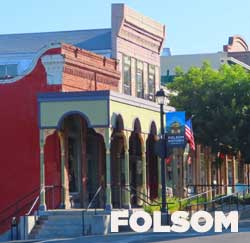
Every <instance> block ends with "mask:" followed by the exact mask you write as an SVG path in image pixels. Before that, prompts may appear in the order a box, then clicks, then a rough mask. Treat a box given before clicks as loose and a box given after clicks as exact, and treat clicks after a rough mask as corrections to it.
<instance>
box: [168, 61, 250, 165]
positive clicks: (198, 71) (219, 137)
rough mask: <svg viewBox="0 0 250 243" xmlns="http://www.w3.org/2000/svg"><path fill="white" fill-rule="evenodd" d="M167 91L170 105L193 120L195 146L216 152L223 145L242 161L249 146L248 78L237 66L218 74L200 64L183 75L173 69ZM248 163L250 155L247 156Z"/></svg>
mask: <svg viewBox="0 0 250 243" xmlns="http://www.w3.org/2000/svg"><path fill="white" fill-rule="evenodd" d="M167 87H168V89H170V90H172V91H176V92H177V93H178V95H177V96H170V104H171V105H172V106H174V107H176V109H177V110H185V111H186V112H187V116H189V117H191V115H192V116H193V117H194V119H193V129H194V134H195V139H196V142H197V143H200V144H203V145H207V146H211V147H212V148H213V150H214V151H218V148H219V147H220V145H222V144H223V145H226V147H227V148H230V149H231V151H235V152H236V151H239V150H240V151H241V152H242V153H243V155H244V156H245V158H246V157H247V156H246V154H248V149H247V148H248V147H249V145H250V74H249V72H248V71H246V70H245V69H244V68H243V67H241V66H239V65H222V66H221V67H220V69H219V70H214V69H212V68H211V66H210V65H209V63H207V62H204V64H203V66H202V67H201V68H198V67H191V68H190V69H189V70H188V71H187V72H186V73H184V72H183V71H182V70H181V69H180V68H177V69H176V77H175V79H174V81H173V82H172V83H170V84H168V86H167ZM249 161H250V155H249Z"/></svg>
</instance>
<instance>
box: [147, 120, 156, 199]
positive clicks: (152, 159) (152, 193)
mask: <svg viewBox="0 0 250 243" xmlns="http://www.w3.org/2000/svg"><path fill="white" fill-rule="evenodd" d="M156 136H157V128H156V125H155V122H152V123H151V126H150V133H149V135H148V139H147V141H146V146H147V188H148V192H149V197H150V199H156V198H157V197H158V161H157V156H156V155H155V153H154V147H155V142H156Z"/></svg>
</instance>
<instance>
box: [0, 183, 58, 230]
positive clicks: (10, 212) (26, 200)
mask: <svg viewBox="0 0 250 243" xmlns="http://www.w3.org/2000/svg"><path fill="white" fill-rule="evenodd" d="M55 187H57V186H56V185H48V186H45V189H49V188H55ZM36 192H40V190H39V188H37V189H35V190H33V191H31V192H30V193H27V194H26V195H25V196H23V197H22V198H20V199H18V200H17V201H15V202H14V203H13V204H11V205H10V206H8V207H7V208H5V209H4V210H2V211H1V212H0V216H1V217H0V226H2V224H3V223H4V222H6V221H7V220H10V219H11V218H12V217H18V214H19V213H20V212H21V211H24V210H26V209H27V208H28V207H29V206H30V205H31V203H32V202H33V203H32V206H31V208H30V209H29V210H28V212H27V213H26V214H25V215H26V216H28V215H30V213H31V212H32V210H33V209H34V207H35V205H36V204H37V202H38V200H39V198H40V193H39V195H38V196H37V197H36V198H35V200H33V198H34V194H35V193H36Z"/></svg>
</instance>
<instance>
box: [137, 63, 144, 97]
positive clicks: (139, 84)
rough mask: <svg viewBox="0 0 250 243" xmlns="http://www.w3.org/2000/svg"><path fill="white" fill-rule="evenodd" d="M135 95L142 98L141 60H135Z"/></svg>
mask: <svg viewBox="0 0 250 243" xmlns="http://www.w3.org/2000/svg"><path fill="white" fill-rule="evenodd" d="M136 96H137V97H140V98H144V88H143V62H141V61H138V60H137V61H136Z"/></svg>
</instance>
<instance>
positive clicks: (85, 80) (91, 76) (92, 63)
mask: <svg viewBox="0 0 250 243" xmlns="http://www.w3.org/2000/svg"><path fill="white" fill-rule="evenodd" d="M62 54H63V55H64V56H65V66H64V73H63V84H62V89H63V91H87V90H113V91H118V81H119V79H120V73H119V71H118V70H117V69H118V65H117V62H116V60H113V59H109V58H105V57H103V56H99V55H97V54H94V53H92V52H89V51H85V50H80V49H78V48H76V47H74V46H71V45H67V44H63V45H62Z"/></svg>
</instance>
